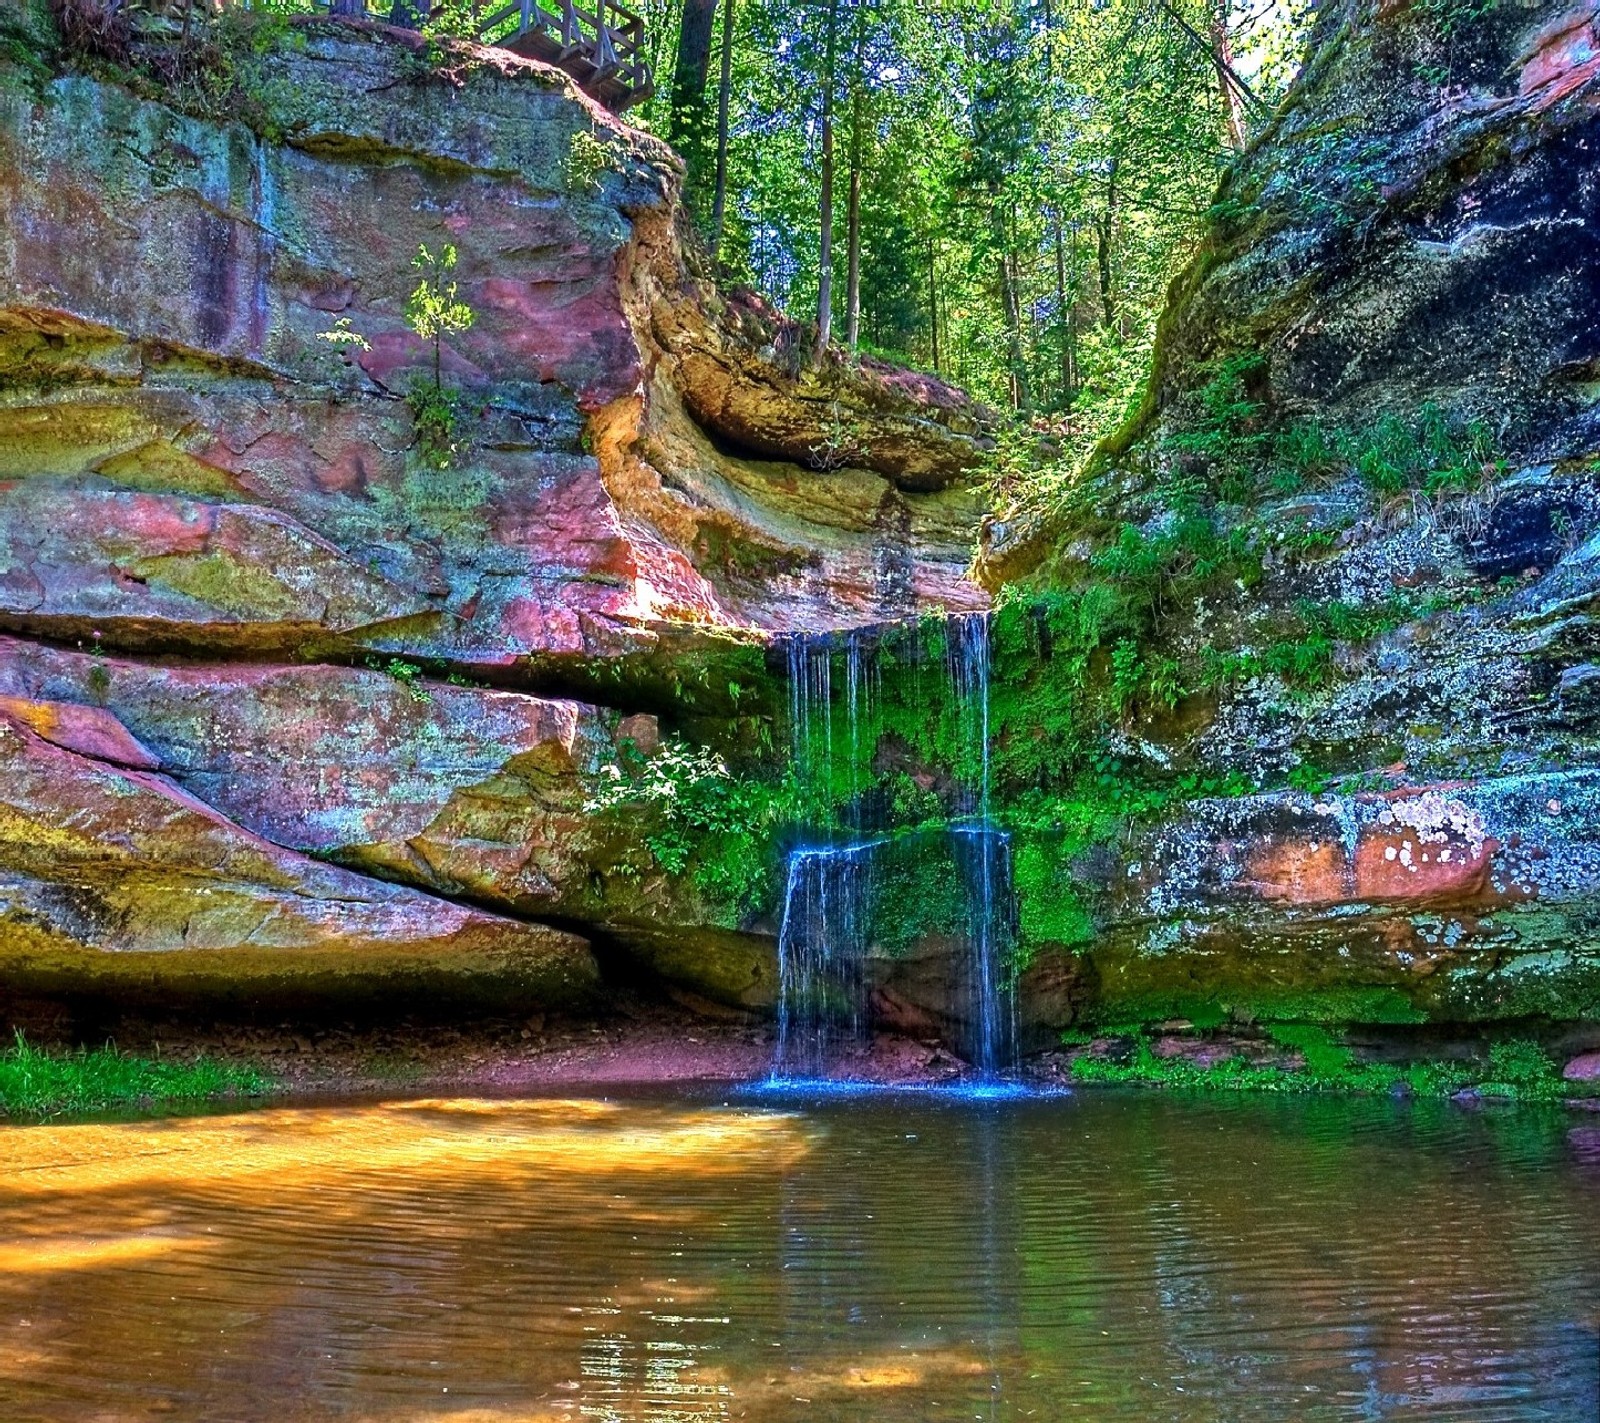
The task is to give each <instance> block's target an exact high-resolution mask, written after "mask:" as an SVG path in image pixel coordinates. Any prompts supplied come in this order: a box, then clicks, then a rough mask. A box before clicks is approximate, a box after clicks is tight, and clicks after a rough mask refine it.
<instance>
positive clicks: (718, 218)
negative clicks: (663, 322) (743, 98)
mask: <svg viewBox="0 0 1600 1423" xmlns="http://www.w3.org/2000/svg"><path fill="white" fill-rule="evenodd" d="M733 5H734V0H723V6H722V73H721V75H720V77H719V78H718V80H717V193H716V197H715V198H714V199H713V201H712V204H711V255H712V256H713V257H720V256H721V255H722V224H723V219H724V218H725V217H726V215H727V211H728V104H729V101H730V98H731V95H732V91H733V20H734V14H733Z"/></svg>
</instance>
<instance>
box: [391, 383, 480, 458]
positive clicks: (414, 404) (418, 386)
mask: <svg viewBox="0 0 1600 1423" xmlns="http://www.w3.org/2000/svg"><path fill="white" fill-rule="evenodd" d="M406 404H407V405H408V406H409V407H410V408H411V428H412V430H413V432H414V434H415V436H416V445H415V449H416V452H417V458H418V459H419V460H421V461H422V463H423V464H425V465H427V466H428V467H429V468H430V469H453V468H455V467H456V466H457V465H459V464H461V463H462V462H463V461H464V460H465V459H466V458H467V456H468V455H469V454H470V453H471V451H472V426H473V423H474V421H475V420H476V419H477V417H478V414H479V410H478V407H477V405H476V403H475V402H473V401H471V400H469V399H468V398H467V397H466V396H465V395H464V394H463V393H462V392H461V391H459V390H452V389H451V388H450V387H449V386H442V385H438V384H435V383H434V382H433V381H431V380H428V379H426V378H419V379H417V380H414V381H412V382H411V386H410V388H409V389H408V390H407V391H406Z"/></svg>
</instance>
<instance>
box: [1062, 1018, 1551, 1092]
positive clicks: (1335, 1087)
mask: <svg viewBox="0 0 1600 1423" xmlns="http://www.w3.org/2000/svg"><path fill="white" fill-rule="evenodd" d="M1270 1037H1271V1038H1272V1040H1273V1041H1274V1042H1276V1043H1277V1044H1278V1045H1279V1046H1281V1047H1285V1048H1288V1049H1290V1050H1291V1051H1292V1052H1293V1053H1294V1054H1295V1055H1296V1057H1297V1058H1298V1062H1297V1063H1296V1062H1295V1061H1294V1060H1292V1059H1291V1061H1290V1062H1289V1063H1265V1062H1257V1061H1253V1060H1251V1059H1249V1058H1247V1057H1244V1056H1242V1055H1239V1054H1233V1055H1229V1056H1226V1057H1223V1058H1221V1059H1220V1060H1216V1061H1212V1062H1208V1063H1206V1064H1204V1065H1201V1064H1197V1063H1195V1062H1193V1061H1191V1060H1190V1059H1188V1058H1186V1057H1182V1056H1174V1057H1164V1056H1161V1055H1158V1054H1157V1053H1156V1052H1155V1050H1154V1048H1153V1046H1152V1045H1151V1043H1150V1040H1149V1039H1148V1038H1146V1037H1145V1036H1143V1035H1142V1034H1137V1035H1134V1036H1133V1038H1132V1042H1131V1045H1130V1047H1129V1049H1128V1051H1127V1052H1126V1053H1125V1054H1122V1055H1119V1056H1102V1055H1094V1056H1091V1055H1087V1054H1086V1055H1081V1056H1079V1057H1078V1058H1076V1059H1075V1060H1074V1061H1073V1063H1072V1068H1071V1074H1072V1078H1073V1080H1074V1081H1075V1082H1083V1083H1128V1084H1137V1085H1140V1086H1149V1087H1169V1088H1172V1087H1176V1088H1198V1089H1203V1090H1209V1091H1236V1092H1237V1091H1244V1092H1358V1093H1388V1092H1394V1091H1397V1090H1403V1091H1409V1092H1412V1093H1415V1094H1417V1095H1418V1096H1432V1097H1440V1096H1448V1095H1450V1094H1452V1093H1455V1092H1459V1091H1462V1090H1464V1089H1469V1088H1470V1089H1473V1090H1476V1091H1477V1092H1479V1093H1480V1094H1481V1095H1483V1096H1486V1097H1505V1098H1510V1099H1513V1100H1516V1101H1526V1102H1549V1101H1556V1100H1559V1099H1560V1098H1562V1097H1564V1096H1568V1095H1570V1089H1569V1088H1568V1086H1567V1084H1565V1083H1563V1082H1562V1081H1561V1078H1560V1076H1559V1075H1558V1074H1557V1072H1556V1068H1555V1064H1554V1063H1553V1062H1552V1061H1551V1060H1550V1058H1549V1057H1548V1056H1547V1055H1546V1054H1545V1053H1544V1052H1543V1050H1542V1049H1540V1048H1539V1046H1538V1045H1537V1044H1536V1043H1531V1042H1525V1041H1508V1042H1501V1043H1496V1044H1494V1045H1493V1046H1492V1047H1491V1048H1490V1050H1489V1057H1488V1061H1487V1063H1476V1064H1475V1063H1465V1062H1456V1061H1436V1060H1420V1061H1415V1062H1411V1063H1406V1064H1395V1063H1388V1062H1363V1061H1360V1060H1359V1059H1358V1058H1357V1056H1356V1054H1355V1053H1354V1052H1353V1051H1352V1050H1351V1049H1350V1048H1349V1047H1347V1046H1345V1045H1344V1044H1342V1043H1340V1042H1338V1041H1337V1040H1336V1039H1335V1038H1334V1037H1333V1036H1332V1034H1330V1033H1329V1032H1328V1031H1327V1030H1326V1029H1323V1028H1318V1027H1311V1026H1302V1027H1293V1028H1290V1027H1280V1028H1275V1029H1273V1030H1272V1031H1271V1033H1270ZM1074 1038H1075V1039H1078V1038H1081V1034H1079V1035H1074Z"/></svg>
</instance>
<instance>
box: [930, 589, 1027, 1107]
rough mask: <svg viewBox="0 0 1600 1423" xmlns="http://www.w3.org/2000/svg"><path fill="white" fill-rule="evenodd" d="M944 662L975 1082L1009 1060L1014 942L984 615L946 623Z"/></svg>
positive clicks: (966, 1011) (966, 1010)
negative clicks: (952, 716)
mask: <svg viewBox="0 0 1600 1423" xmlns="http://www.w3.org/2000/svg"><path fill="white" fill-rule="evenodd" d="M946 660H947V664H948V667H949V673H950V687H951V692H952V695H953V696H954V698H955V704H956V713H957V717H958V729H959V733H960V735H959V746H960V750H959V757H960V764H959V766H958V774H959V786H960V788H959V791H958V795H957V806H956V809H957V813H958V816H959V820H958V823H957V824H955V825H954V826H952V828H951V836H952V841H953V846H954V850H955V855H956V860H957V863H958V864H959V865H960V867H961V874H962V880H963V888H964V890H965V895H966V905H967V913H966V923H965V924H964V925H963V926H962V927H963V936H962V946H961V958H962V963H961V965H960V972H959V982H960V984H961V987H962V992H963V999H964V1001H963V1002H962V1004H961V1008H960V1011H959V1012H958V1014H957V1017H958V1018H959V1019H960V1020H961V1022H962V1023H963V1025H964V1027H965V1030H966V1036H967V1041H966V1043H965V1044H964V1047H965V1049H966V1057H967V1059H968V1061H970V1062H971V1063H972V1065H973V1066H974V1067H976V1068H977V1069H978V1072H979V1074H980V1076H983V1077H998V1076H1001V1075H1003V1074H1004V1073H1006V1072H1007V1071H1009V1070H1010V1069H1011V1068H1012V1067H1013V1066H1014V1064H1015V1062H1016V1037H1017V1033H1016V985H1015V982H1014V980H1013V975H1012V973H1011V970H1010V966H1009V964H1008V963H1007V959H1008V958H1009V956H1010V953H1011V950H1012V948H1013V947H1014V945H1015V942H1016V924H1017V912H1016V895H1015V892H1014V890H1013V887H1012V874H1011V837H1010V836H1009V835H1008V834H1006V833H1005V832H1004V831H1002V830H1000V829H998V828H997V827H996V826H995V824H994V820H993V818H992V816H991V815H990V807H989V759H990V755H989V615H988V613H962V614H958V615H956V616H954V617H952V618H951V619H950V626H949V631H948V633H947V636H946Z"/></svg>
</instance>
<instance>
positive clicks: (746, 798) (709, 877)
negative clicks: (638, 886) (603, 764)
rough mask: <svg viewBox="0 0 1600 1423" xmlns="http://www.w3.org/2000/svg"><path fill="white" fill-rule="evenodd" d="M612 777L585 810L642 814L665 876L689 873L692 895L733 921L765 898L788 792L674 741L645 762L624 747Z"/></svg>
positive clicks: (713, 755) (647, 840) (602, 783)
mask: <svg viewBox="0 0 1600 1423" xmlns="http://www.w3.org/2000/svg"><path fill="white" fill-rule="evenodd" d="M612 772H613V773H614V774H612V775H610V776H609V777H607V778H604V779H602V780H601V781H600V783H599V785H598V787H597V789H596V790H595V791H594V792H593V793H592V794H591V795H590V797H589V799H588V801H587V802H586V804H585V809H586V810H587V811H589V812H590V813H593V814H601V813H606V812H611V813H628V814H637V813H638V812H640V811H641V810H642V811H644V812H645V813H646V814H647V815H648V817H649V828H648V830H647V831H646V832H645V834H644V843H645V845H646V846H647V847H648V848H649V850H650V853H651V855H652V856H653V857H654V859H655V861H656V863H657V864H658V865H660V866H661V868H662V869H664V870H665V871H666V872H667V873H668V874H670V875H674V876H679V875H683V874H684V873H686V872H690V873H691V875H692V879H693V881H694V884H695V886H696V888H697V889H699V890H700V891H701V892H702V893H704V894H705V895H706V896H707V897H708V898H710V899H712V900H714V901H717V902H718V903H720V904H722V905H724V906H726V907H727V908H728V909H729V910H730V911H731V912H732V913H734V914H735V915H737V914H740V913H742V912H744V911H745V910H747V909H749V908H751V907H753V906H754V905H755V904H757V903H758V902H760V901H761V900H762V899H763V897H764V896H765V895H767V894H768V893H769V892H770V889H771V873H772V866H773V863H774V856H773V853H772V846H771V840H772V835H773V832H774V831H775V829H776V828H777V826H778V825H779V824H780V823H781V822H782V821H783V820H784V819H785V818H786V817H787V814H788V812H789V811H790V809H791V808H792V805H793V798H792V791H790V790H788V789H786V788H785V787H782V786H776V785H773V784H771V783H768V782H765V781H760V780H755V779H752V778H750V777H746V776H742V775H738V774H736V773H734V772H733V771H731V770H730V769H729V768H728V764H727V762H726V761H725V760H724V759H723V758H722V757H721V756H720V755H719V754H717V753H716V752H715V751H712V750H710V749H709V748H707V747H703V746H691V745H690V744H688V743H687V742H684V741H681V740H676V739H674V740H669V741H667V742H665V743H663V744H662V745H661V746H660V747H659V748H657V750H656V751H655V752H654V753H653V754H651V755H648V756H647V755H645V754H643V753H642V752H639V751H638V750H637V749H635V748H633V747H631V746H628V745H625V746H624V748H623V751H622V754H621V757H620V759H619V763H618V764H617V765H615V766H613V767H612Z"/></svg>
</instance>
